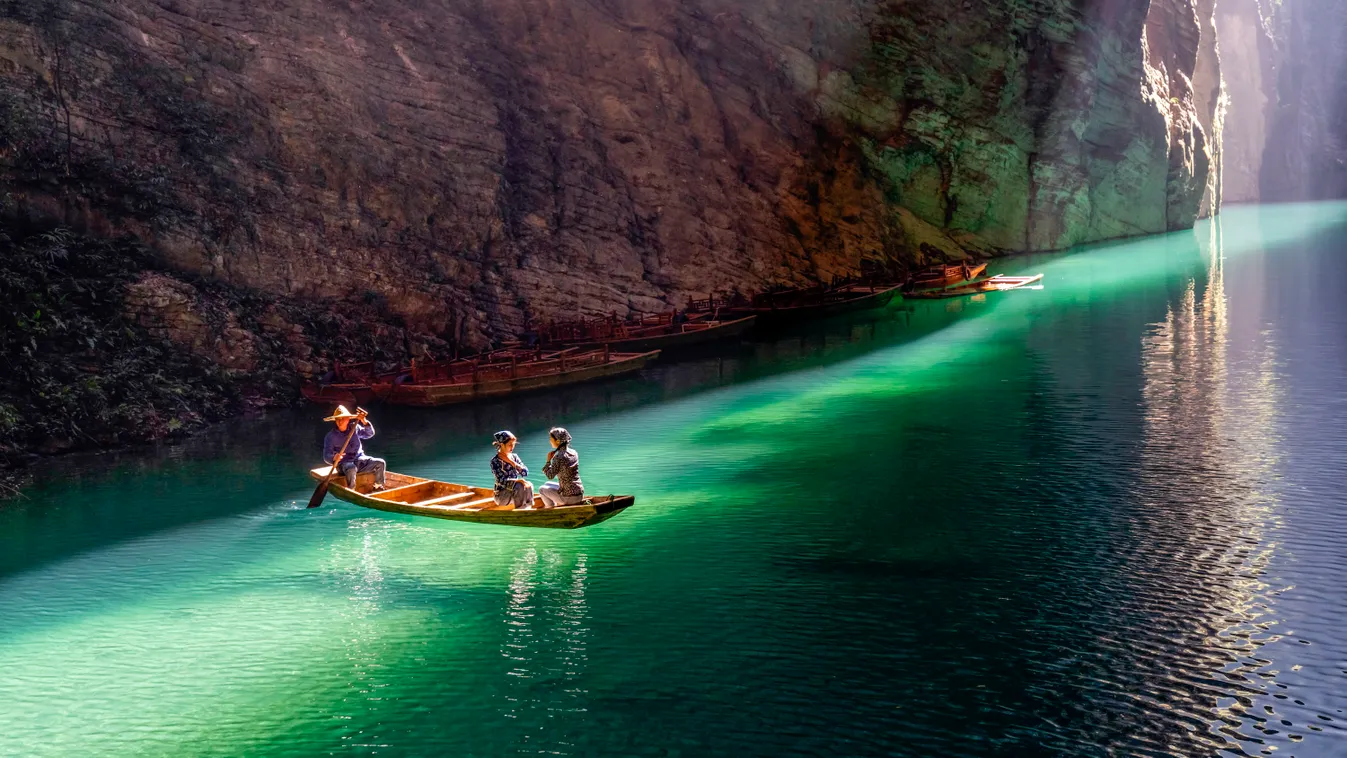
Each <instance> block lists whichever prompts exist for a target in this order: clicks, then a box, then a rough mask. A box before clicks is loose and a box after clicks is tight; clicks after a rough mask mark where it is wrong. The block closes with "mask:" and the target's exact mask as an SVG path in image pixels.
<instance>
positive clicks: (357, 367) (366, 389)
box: [299, 362, 378, 405]
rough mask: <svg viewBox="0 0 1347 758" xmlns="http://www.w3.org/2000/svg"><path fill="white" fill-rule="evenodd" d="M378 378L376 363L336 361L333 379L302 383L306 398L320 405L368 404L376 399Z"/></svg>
mask: <svg viewBox="0 0 1347 758" xmlns="http://www.w3.org/2000/svg"><path fill="white" fill-rule="evenodd" d="M377 380H378V376H377V375H376V372H375V370H374V363H372V362H365V363H340V362H338V363H334V364H333V365H332V378H331V381H327V382H324V381H321V380H316V381H311V382H305V383H304V384H302V385H300V388H299V392H300V394H301V395H303V396H304V399H306V400H308V401H309V402H312V403H318V404H319V405H353V404H354V405H368V404H369V403H370V401H371V400H373V399H374V397H375V393H374V388H373V386H372V385H373V383H374V382H375V381H377Z"/></svg>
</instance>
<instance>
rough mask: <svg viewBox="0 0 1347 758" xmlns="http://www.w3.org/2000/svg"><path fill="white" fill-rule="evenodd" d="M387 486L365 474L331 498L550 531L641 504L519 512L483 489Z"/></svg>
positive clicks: (595, 502)
mask: <svg viewBox="0 0 1347 758" xmlns="http://www.w3.org/2000/svg"><path fill="white" fill-rule="evenodd" d="M330 470H331V467H330V466H321V467H319V468H316V469H313V470H312V471H310V472H309V476H310V477H312V478H313V479H315V480H320V481H321V480H322V479H324V478H326V477H327V474H328V472H329V471H330ZM384 483H385V484H386V485H387V487H388V489H385V490H382V491H379V492H374V491H373V489H372V485H373V484H374V475H373V474H361V475H359V476H358V477H357V478H356V484H355V489H350V488H348V487H347V486H346V480H344V479H340V478H338V479H335V480H333V482H332V484H331V486H330V487H329V488H328V492H329V493H330V494H332V495H333V496H334V497H336V498H337V499H338V500H344V501H346V502H348V503H351V504H353V505H359V506H363V507H365V508H373V509H374V510H378V511H388V512H389V513H409V514H411V515H413V516H429V517H431V518H442V519H448V520H450V521H471V522H474V523H478V524H500V525H502V526H533V527H543V528H547V529H579V528H580V527H582V526H590V525H591V524H597V523H599V522H600V521H606V520H607V519H610V518H612V517H613V516H616V515H617V514H619V513H621V512H622V511H623V510H626V509H627V508H630V507H631V506H632V504H633V503H635V502H636V498H635V497H634V496H632V495H605V496H603V497H589V498H585V502H583V503H581V504H579V505H563V506H558V507H556V508H542V507H541V506H542V498H540V497H538V496H537V495H534V496H533V508H532V509H529V510H515V508H514V506H513V505H496V501H495V500H494V499H493V498H492V494H491V490H490V489H486V488H483V487H470V486H468V485H466V484H452V483H450V482H440V481H436V480H434V479H422V478H421V477H417V476H408V475H406V474H396V473H393V472H392V471H390V472H388V473H387V475H386V477H385V480H384Z"/></svg>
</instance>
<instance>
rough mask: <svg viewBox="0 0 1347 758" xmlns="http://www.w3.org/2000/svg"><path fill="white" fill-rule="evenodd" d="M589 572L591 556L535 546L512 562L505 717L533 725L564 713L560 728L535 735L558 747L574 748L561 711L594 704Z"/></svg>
mask: <svg viewBox="0 0 1347 758" xmlns="http://www.w3.org/2000/svg"><path fill="white" fill-rule="evenodd" d="M588 574H589V558H588V556H587V554H585V553H583V552H581V553H576V552H572V551H570V550H557V549H552V548H539V547H537V546H530V547H526V548H524V549H522V550H521V551H520V553H519V554H518V556H516V557H515V559H514V561H513V563H512V565H511V567H510V583H509V587H508V593H509V597H508V600H507V601H506V607H505V613H504V615H503V617H502V620H503V621H504V624H505V628H504V630H503V631H504V634H503V638H502V640H501V646H500V655H501V657H502V658H503V659H504V661H505V666H504V671H503V673H504V680H505V681H504V683H503V684H502V685H501V686H500V687H498V688H496V691H497V693H498V695H497V698H498V699H499V701H500V703H499V706H498V710H499V713H500V715H501V716H502V717H504V718H507V719H511V720H517V719H526V720H528V722H529V723H547V722H548V717H558V723H559V724H561V725H563V726H560V727H559V730H560V731H561V734H545V735H544V734H536V735H532V736H533V737H534V738H536V739H538V740H545V741H546V744H547V746H548V748H549V750H551V751H553V752H556V751H561V752H569V750H568V748H569V749H575V748H576V745H574V744H572V743H571V742H569V741H568V739H567V736H566V733H565V732H566V727H565V726H564V725H565V724H568V723H570V721H571V720H570V719H561V718H559V717H563V716H567V715H569V714H573V713H582V712H584V711H587V710H588V709H589V703H588V694H589V693H588V690H587V689H586V688H585V687H584V685H583V684H582V682H583V680H584V677H585V674H586V669H587V665H588V659H589V639H590V635H591V628H590V619H589V606H588V603H587V601H586V597H585V591H586V581H587V578H588ZM540 682H546V683H547V686H539V685H540ZM529 739H530V735H527V734H523V735H520V736H519V737H518V740H519V741H520V744H519V745H517V747H518V748H519V749H525V748H527V747H528V741H529Z"/></svg>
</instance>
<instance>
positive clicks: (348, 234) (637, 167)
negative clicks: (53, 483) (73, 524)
mask: <svg viewBox="0 0 1347 758" xmlns="http://www.w3.org/2000/svg"><path fill="white" fill-rule="evenodd" d="M1211 16H1212V10H1211V0H1198V1H1197V2H1196V3H1194V2H1193V1H1192V0H1154V2H1152V3H1149V4H1147V3H1139V2H1129V1H1125V0H1040V1H1037V2H1027V1H1025V0H965V1H964V2H955V3H949V2H944V1H943V0H941V1H939V2H937V0H865V1H860V2H856V1H849V2H843V0H823V1H821V2H819V1H816V2H802V1H798V0H774V1H772V2H752V3H750V2H746V1H743V0H687V1H678V2H676V1H675V0H599V1H596V2H590V3H571V2H553V1H552V0H470V1H468V2H463V3H456V4H452V5H451V4H444V3H438V2H432V1H431V0H401V1H398V2H394V1H392V0H389V1H387V2H380V3H374V2H369V1H367V0H349V1H348V2H342V3H335V4H334V3H317V2H311V0H293V1H292V2H280V1H279V0H263V1H259V2H242V0H90V1H89V2H74V0H0V158H2V159H3V160H0V172H3V173H2V175H3V180H4V181H5V184H6V188H7V189H6V194H5V195H4V197H3V201H4V205H5V210H6V212H8V213H11V214H21V215H24V216H27V217H29V218H50V219H56V220H58V221H60V222H63V223H66V224H69V225H72V226H74V227H77V228H79V229H82V230H87V231H89V232H91V233H94V234H100V235H118V234H128V233H129V234H131V235H134V236H135V237H137V238H139V239H141V240H143V241H145V242H146V243H148V244H149V245H151V246H152V248H153V249H155V250H156V251H158V252H159V254H160V255H162V257H163V259H164V260H165V262H166V264H167V265H168V267H169V268H170V269H171V270H174V271H177V272H179V274H180V275H181V276H183V277H188V278H190V277H197V278H200V279H202V280H206V281H220V282H224V283H227V284H229V285H231V286H236V287H243V288H247V289H250V290H253V291H257V292H260V293H264V294H265V293H272V294H275V295H284V296H287V297H297V298H316V299H322V300H328V301H332V300H350V301H361V300H363V301H368V300H370V299H380V300H381V301H386V302H387V303H388V307H389V309H390V311H391V312H392V313H393V315H394V316H395V317H396V318H397V319H400V320H401V321H402V322H403V323H405V324H406V325H407V326H408V327H409V328H414V329H417V330H421V331H424V332H426V333H432V334H436V335H439V336H441V337H444V338H447V339H451V340H454V341H457V342H460V343H463V344H467V345H472V344H481V343H483V342H484V341H485V340H486V339H488V338H490V337H498V336H501V335H505V334H508V333H510V332H512V331H514V330H515V329H517V328H518V327H519V326H520V325H521V324H522V322H523V321H524V319H525V318H526V317H529V316H532V317H539V316H556V315H559V314H565V313H574V312H577V311H578V312H591V313H592V312H598V311H603V312H608V311H614V310H616V311H619V312H622V311H625V310H626V309H628V308H630V309H644V310H658V309H663V308H665V307H667V306H668V305H670V304H673V305H677V304H681V303H682V302H684V301H685V300H686V298H688V297H690V296H694V295H703V294H705V293H706V292H707V291H708V290H712V289H718V290H722V291H724V290H726V289H729V288H739V289H741V290H744V291H755V290H759V289H762V288H765V287H768V286H770V285H773V284H791V283H802V282H806V281H811V280H817V279H826V278H827V277H830V276H835V275H840V274H846V273H851V272H854V271H856V270H857V269H858V267H859V266H860V264H861V262H862V261H863V260H872V261H876V262H879V263H883V264H886V265H889V266H898V267H902V266H906V265H909V264H914V263H919V262H922V261H924V260H926V259H930V258H957V257H960V256H962V255H964V254H965V253H966V252H969V251H971V252H974V253H979V254H994V253H998V252H1003V251H1024V250H1050V249H1059V248H1063V247H1066V246H1069V245H1073V244H1077V243H1082V242H1090V241H1094V240H1101V239H1108V238H1113V237H1119V236H1126V235H1134V234H1145V233H1152V232H1160V231H1165V230H1168V229H1176V228H1183V227H1185V226H1188V225H1190V224H1191V223H1192V221H1193V219H1194V217H1195V216H1196V215H1197V214H1198V213H1199V212H1202V211H1204V210H1205V211H1209V210H1210V208H1211V207H1212V206H1213V205H1216V204H1218V203H1219V195H1218V193H1219V186H1220V184H1219V181H1213V176H1214V172H1213V166H1214V165H1218V162H1217V161H1215V160H1213V155H1214V149H1215V145H1214V140H1212V139H1210V138H1209V137H1208V135H1210V134H1218V135H1219V133H1220V129H1219V128H1217V126H1216V124H1217V123H1218V118H1217V117H1218V110H1219V109H1218V106H1219V102H1220V98H1219V97H1215V96H1214V94H1213V93H1215V92H1217V91H1218V89H1219V78H1220V74H1219V69H1218V67H1217V61H1216V59H1215V55H1214V53H1215V46H1214V43H1213V41H1212V40H1211V39H1210V36H1211V35H1210V29H1211V27H1212V24H1211Z"/></svg>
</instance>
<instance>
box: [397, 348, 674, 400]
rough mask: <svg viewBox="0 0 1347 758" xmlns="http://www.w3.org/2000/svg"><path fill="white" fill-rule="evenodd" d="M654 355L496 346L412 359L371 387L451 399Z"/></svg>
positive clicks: (512, 389)
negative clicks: (475, 355)
mask: <svg viewBox="0 0 1347 758" xmlns="http://www.w3.org/2000/svg"><path fill="white" fill-rule="evenodd" d="M521 357H522V358H523V360H521ZM657 357H659V351H658V350H651V351H648V352H643V353H616V352H612V351H611V350H610V349H608V348H604V349H596V350H581V349H578V348H569V349H566V350H558V351H555V352H550V353H544V352H543V351H541V350H519V349H511V350H499V351H496V352H494V353H490V354H489V355H488V356H486V357H485V358H484V359H463V360H457V361H445V362H440V363H428V364H415V363H414V364H413V365H412V367H411V369H410V371H409V372H407V373H404V374H401V375H399V376H398V377H397V378H395V379H392V380H385V381H382V382H380V383H377V384H375V385H373V390H374V394H375V396H376V397H377V398H378V399H380V400H382V401H383V402H385V403H389V404H391V405H415V406H435V405H451V404H453V403H465V402H469V401H472V400H483V399H488V398H496V397H505V396H507V395H514V394H518V393H522V392H532V391H535V390H541V389H549V388H552V387H564V386H566V385H570V384H578V383H580V382H588V381H593V380H595V379H604V378H608V377H614V376H620V375H622V374H629V373H631V372H633V371H638V370H640V369H642V368H644V367H645V365H646V364H648V363H650V361H652V360H654V359H655V358H657Z"/></svg>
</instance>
